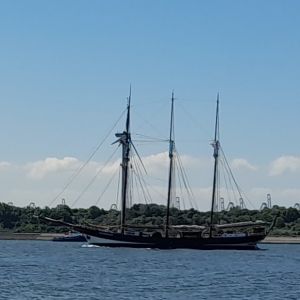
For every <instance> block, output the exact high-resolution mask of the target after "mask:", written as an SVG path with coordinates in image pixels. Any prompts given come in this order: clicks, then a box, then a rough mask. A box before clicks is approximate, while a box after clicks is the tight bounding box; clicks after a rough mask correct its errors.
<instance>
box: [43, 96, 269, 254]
mask: <svg viewBox="0 0 300 300" xmlns="http://www.w3.org/2000/svg"><path fill="white" fill-rule="evenodd" d="M130 109H131V92H130V94H129V98H128V103H127V117H126V124H125V130H124V131H123V132H122V133H117V134H116V137H117V141H116V142H117V143H119V144H120V145H121V147H122V163H121V169H122V184H121V201H122V202H121V221H120V226H114V227H109V226H107V227H103V226H94V225H78V224H72V223H68V222H64V221H62V220H54V219H51V218H48V217H40V218H41V219H43V220H45V221H48V222H51V223H53V224H55V225H62V226H66V227H69V228H71V229H73V230H76V231H78V232H81V233H83V234H85V235H86V236H87V239H88V242H89V243H90V244H94V245H98V246H106V247H132V248H159V249H174V248H189V249H256V248H257V243H258V242H259V241H261V240H263V239H264V238H265V237H266V235H267V230H266V225H267V224H266V223H264V222H262V221H256V222H252V221H251V222H239V223H231V224H215V223H214V213H215V207H216V201H217V195H218V193H217V174H218V173H217V172H218V163H219V151H220V141H219V96H218V98H217V108H216V119H215V134H214V140H213V143H212V146H213V148H214V153H213V157H214V176H213V188H212V201H211V211H210V223H209V224H207V225H204V226H198V225H177V226H176V225H171V224H170V205H171V201H172V199H171V198H172V188H173V186H172V183H173V180H172V176H173V173H174V172H173V170H174V146H175V141H174V94H173V93H172V98H171V118H170V135H169V175H168V191H167V203H166V204H167V205H166V206H167V209H166V222H165V225H164V226H145V225H141V226H139V225H134V226H133V225H129V224H127V223H126V208H127V207H126V205H127V197H128V188H129V182H128V177H129V168H130V154H131V148H132V145H133V144H132V141H131V133H130Z"/></svg>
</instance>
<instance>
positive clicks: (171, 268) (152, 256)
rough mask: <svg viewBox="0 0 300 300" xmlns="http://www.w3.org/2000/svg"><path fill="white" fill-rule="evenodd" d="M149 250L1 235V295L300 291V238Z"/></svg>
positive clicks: (282, 294) (284, 295) (272, 295)
mask: <svg viewBox="0 0 300 300" xmlns="http://www.w3.org/2000/svg"><path fill="white" fill-rule="evenodd" d="M260 248H261V250H258V251H232V250H225V251H221V250H211V251H203V250H185V249H181V250H152V249H128V248H102V247H90V246H87V245H85V244H82V243H71V242H51V241H0V299H1V300H4V299H12V300H18V299H63V300H66V299H72V300H73V299H124V300H125V299H184V300H189V299H266V300H267V299H272V300H274V299H280V300H281V299H290V300H292V299H295V300H299V299H300V245H265V244H264V245H260Z"/></svg>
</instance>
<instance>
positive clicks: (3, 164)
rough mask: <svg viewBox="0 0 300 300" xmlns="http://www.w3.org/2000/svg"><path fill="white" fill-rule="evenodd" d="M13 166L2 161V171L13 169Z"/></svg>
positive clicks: (0, 164)
mask: <svg viewBox="0 0 300 300" xmlns="http://www.w3.org/2000/svg"><path fill="white" fill-rule="evenodd" d="M11 166H12V164H11V163H9V162H7V161H1V162H0V171H2V170H6V169H7V168H9V167H11Z"/></svg>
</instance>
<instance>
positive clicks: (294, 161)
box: [269, 155, 300, 176]
mask: <svg viewBox="0 0 300 300" xmlns="http://www.w3.org/2000/svg"><path fill="white" fill-rule="evenodd" d="M298 171H300V157H297V156H291V155H290V156H281V157H279V158H277V159H275V160H274V161H273V162H272V163H271V168H270V172H269V174H270V175H271V176H278V175H281V174H283V173H285V172H292V173H294V172H298Z"/></svg>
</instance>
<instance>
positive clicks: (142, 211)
mask: <svg viewBox="0 0 300 300" xmlns="http://www.w3.org/2000/svg"><path fill="white" fill-rule="evenodd" d="M170 214H171V218H170V220H171V224H174V225H175V224H176V225H181V224H189V225H204V224H208V223H209V220H210V219H209V218H210V213H209V212H199V211H197V210H194V209H189V210H178V209H176V208H172V209H171V212H170ZM36 215H43V216H47V217H50V218H53V219H62V220H64V221H66V222H70V223H76V224H86V223H89V224H98V225H118V224H119V223H120V212H119V211H117V210H113V209H111V210H108V211H107V210H104V209H101V208H98V207H96V206H91V207H90V208H88V209H83V208H75V209H71V208H70V207H68V206H67V205H58V206H56V207H55V208H49V207H45V208H43V209H42V208H39V207H37V208H33V207H30V206H28V207H24V208H21V207H16V206H11V205H8V204H4V203H0V230H2V231H13V232H26V233H29V232H30V233H33V232H65V231H67V229H66V228H63V227H56V226H51V225H49V224H46V223H45V222H41V221H40V220H39V219H38V218H37V217H35V216H36ZM165 216H166V207H165V206H163V205H157V204H149V205H144V204H135V205H133V206H132V207H131V208H130V209H128V210H127V223H128V224H145V225H163V224H165ZM275 216H278V218H277V220H276V223H275V226H274V228H273V231H272V232H271V234H272V235H277V236H282V235H285V236H292V235H293V236H294V235H298V236H300V211H299V210H297V209H296V208H291V207H290V208H285V207H279V206H273V208H272V209H268V208H265V209H263V210H261V211H258V210H247V209H239V208H232V209H231V210H229V211H222V212H219V213H217V214H216V215H215V217H216V220H215V221H216V222H218V223H221V224H224V223H232V222H244V221H256V220H262V221H266V222H269V223H270V224H271V223H272V221H273V220H274V218H275Z"/></svg>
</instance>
